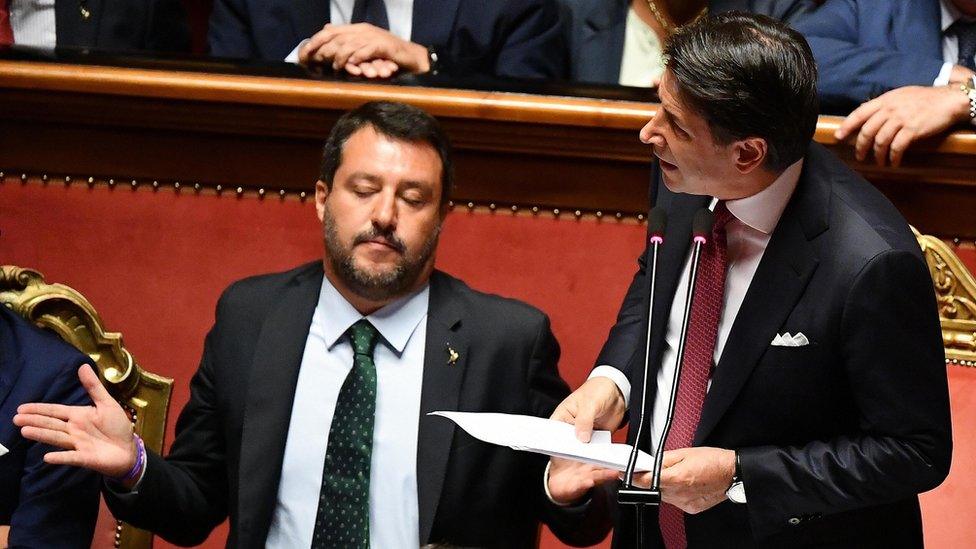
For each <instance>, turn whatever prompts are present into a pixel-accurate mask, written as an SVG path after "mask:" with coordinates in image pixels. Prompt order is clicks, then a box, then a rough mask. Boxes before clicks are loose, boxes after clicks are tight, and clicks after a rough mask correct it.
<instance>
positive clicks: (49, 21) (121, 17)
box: [0, 0, 190, 52]
mask: <svg viewBox="0 0 976 549" xmlns="http://www.w3.org/2000/svg"><path fill="white" fill-rule="evenodd" d="M10 44H16V45H23V46H33V47H41V48H53V47H55V46H61V47H64V46H67V47H79V48H96V49H100V50H110V51H130V50H143V51H153V52H186V51H189V49H190V34H189V30H188V29H187V23H186V13H185V11H184V10H183V5H182V4H181V2H180V0H101V1H91V2H88V1H84V0H82V1H77V0H0V46H3V45H10Z"/></svg>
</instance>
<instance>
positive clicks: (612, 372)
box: [586, 364, 630, 408]
mask: <svg viewBox="0 0 976 549" xmlns="http://www.w3.org/2000/svg"><path fill="white" fill-rule="evenodd" d="M595 377H606V378H609V379H610V381H612V382H614V384H615V385H616V386H617V388H618V389H620V394H622V395H624V405H625V406H627V407H628V408H629V407H630V381H629V380H628V379H627V376H626V375H624V373H623V372H621V371H620V370H618V369H616V368H614V367H613V366H608V365H606V364H601V365H599V366H597V367H596V368H593V371H592V372H590V376H589V377H587V378H586V379H593V378H595Z"/></svg>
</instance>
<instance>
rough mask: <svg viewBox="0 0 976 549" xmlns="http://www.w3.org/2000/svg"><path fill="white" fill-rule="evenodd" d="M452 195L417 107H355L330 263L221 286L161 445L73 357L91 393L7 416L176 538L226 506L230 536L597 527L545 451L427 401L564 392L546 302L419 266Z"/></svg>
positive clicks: (321, 212)
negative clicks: (549, 495)
mask: <svg viewBox="0 0 976 549" xmlns="http://www.w3.org/2000/svg"><path fill="white" fill-rule="evenodd" d="M450 191H451V158H450V152H449V144H448V141H447V137H446V136H445V135H444V134H443V132H442V131H441V129H440V127H439V125H438V124H437V122H436V121H435V120H434V119H433V118H432V117H431V116H429V115H428V114H426V113H425V112H423V111H421V110H419V109H417V108H414V107H410V106H407V105H403V104H397V103H387V102H378V103H368V104H366V105H363V106H361V107H359V108H357V109H355V110H353V111H351V112H350V113H348V114H346V115H345V116H343V117H342V118H341V119H340V120H339V122H337V123H336V125H335V127H334V128H333V130H332V133H331V135H330V136H329V139H328V141H327V142H326V145H325V151H324V157H323V162H322V173H321V178H320V180H319V181H318V183H316V187H315V205H316V211H317V213H318V217H319V219H320V220H321V221H322V233H323V238H324V241H325V255H324V258H323V259H322V260H319V261H315V262H312V263H309V264H307V265H303V266H301V267H298V268H296V269H294V270H292V271H289V272H285V273H278V274H271V275H264V276H258V277H254V278H249V279H245V280H242V281H240V282H237V283H235V284H234V285H232V286H231V287H230V288H228V289H227V291H225V292H224V294H223V296H222V297H221V298H220V301H219V303H218V304H217V313H216V321H215V323H214V326H213V328H212V329H211V331H210V333H209V334H208V335H207V339H206V343H205V346H204V353H203V359H202V360H201V363H200V369H199V370H198V371H197V373H196V375H195V376H194V377H193V380H192V382H191V386H190V390H191V395H190V401H189V403H188V404H187V406H186V407H185V408H184V409H183V412H182V413H181V414H180V418H179V421H178V423H177V428H176V440H175V441H174V443H173V446H172V449H171V451H170V453H169V455H168V456H167V457H166V458H165V459H164V458H162V457H160V456H158V455H155V454H153V453H147V452H145V451H144V450H143V448H142V445H141V443H140V442H139V441H138V439H136V440H135V441H133V435H132V431H131V428H130V427H129V422H128V420H127V419H126V418H125V416H124V414H123V413H122V411H121V410H120V409H119V408H118V406H117V405H116V404H115V403H114V401H113V400H112V399H111V398H110V397H109V396H108V394H107V393H105V391H104V390H103V389H102V388H101V385H100V384H99V383H98V380H97V378H96V377H95V376H94V374H93V373H92V371H91V370H90V369H89V368H87V367H85V368H83V369H82V370H81V371H80V374H81V379H82V381H83V383H84V384H85V386H86V387H87V388H88V390H89V392H90V393H91V395H92V398H93V400H94V401H95V407H94V408H70V407H61V406H49V405H44V404H30V405H25V406H22V407H21V408H20V410H19V415H18V416H17V418H16V423H17V425H20V426H21V427H22V432H23V434H24V436H25V437H29V438H33V439H35V440H40V441H45V442H48V443H51V444H54V445H56V446H60V447H61V448H64V449H65V450H66V451H64V452H56V453H51V454H48V456H47V460H48V461H49V462H51V463H61V464H70V465H78V466H83V467H89V468H92V469H95V470H96V471H99V472H101V473H102V474H104V475H107V476H109V477H112V478H114V479H116V481H112V482H110V483H109V485H108V486H109V487H110V489H109V490H107V492H106V496H107V500H108V503H109V506H110V507H111V509H112V511H113V512H114V513H115V515H116V516H117V517H119V518H121V519H123V520H126V521H128V522H131V523H133V524H135V525H136V526H139V527H142V528H146V529H149V530H152V531H154V532H156V533H158V534H160V535H161V536H162V537H163V538H165V539H167V540H170V541H173V542H175V543H178V544H183V545H192V544H197V543H200V542H201V541H202V540H203V539H205V538H206V536H207V535H208V534H209V533H210V532H211V530H212V529H213V528H214V527H215V526H216V525H218V524H220V523H221V522H222V521H223V520H224V519H225V518H226V517H227V516H228V515H229V516H230V537H229V540H228V546H231V547H242V548H248V547H283V548H285V547H288V548H290V547H342V548H363V547H370V546H372V547H382V548H398V547H403V548H409V547H412V548H416V547H417V546H418V545H423V544H427V543H438V544H449V545H458V546H478V547H533V546H534V545H535V542H536V538H537V535H538V526H539V523H540V521H544V522H546V523H547V524H549V525H550V526H551V527H552V528H553V530H554V531H555V532H556V533H557V535H559V536H561V537H562V538H563V539H564V540H565V541H567V542H570V543H574V544H584V545H585V544H591V543H595V542H596V541H598V540H599V539H601V538H602V537H603V536H604V535H606V533H607V531H608V530H609V519H607V518H606V514H605V513H604V512H603V510H605V509H606V505H605V504H604V503H603V500H600V499H599V496H600V493H599V492H596V493H595V494H594V496H593V499H592V500H591V501H590V502H589V503H588V504H586V505H581V506H575V507H562V508H561V507H558V506H556V505H554V504H553V503H551V502H550V501H548V500H547V499H546V496H545V491H544V486H543V483H542V482H541V479H542V477H543V469H544V468H545V465H546V462H545V459H544V458H540V456H536V455H531V454H527V453H521V452H515V451H512V450H509V449H507V448H500V447H495V446H490V445H487V444H484V443H482V442H479V441H476V440H475V439H473V438H471V437H469V436H468V435H466V434H465V433H463V432H461V431H458V430H456V429H455V427H454V425H453V423H451V422H450V421H447V420H445V419H444V418H438V417H428V416H426V414H427V413H428V412H431V411H435V410H465V411H486V412H487V411H491V412H508V413H518V414H532V415H536V416H548V415H549V414H551V413H552V411H553V410H554V409H555V407H556V405H557V403H558V402H559V401H560V400H561V399H562V398H564V397H565V396H566V395H567V394H568V393H569V390H568V388H567V386H566V384H565V383H564V382H563V381H562V379H560V377H559V375H558V373H557V370H556V362H557V359H558V355H559V347H558V344H557V343H556V340H555V338H554V337H553V334H552V331H551V330H550V327H549V321H548V319H547V318H546V316H545V315H544V314H542V313H541V312H540V311H538V310H536V309H534V308H532V307H530V306H528V305H526V304H524V303H520V302H517V301H514V300H510V299H503V298H501V297H498V296H492V295H487V294H483V293H479V292H476V291H474V290H472V289H471V288H469V287H468V286H466V285H465V284H464V283H463V282H461V281H460V280H457V279H455V278H452V277H451V276H449V275H447V274H444V273H442V272H439V271H436V270H435V269H434V256H435V251H436V248H437V240H438V235H439V233H440V230H441V225H442V223H443V221H444V216H445V213H446V211H447V209H446V205H447V203H448V199H449V196H450ZM584 471H585V468H584Z"/></svg>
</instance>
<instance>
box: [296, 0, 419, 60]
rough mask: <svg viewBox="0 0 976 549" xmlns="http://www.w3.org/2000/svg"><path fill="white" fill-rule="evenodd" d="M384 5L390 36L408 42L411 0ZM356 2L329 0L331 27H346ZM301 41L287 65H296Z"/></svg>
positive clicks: (410, 25) (394, 0)
mask: <svg viewBox="0 0 976 549" xmlns="http://www.w3.org/2000/svg"><path fill="white" fill-rule="evenodd" d="M383 3H384V4H385V5H386V19H387V21H388V22H389V24H390V34H392V35H394V36H396V37H399V38H402V39H404V40H408V41H409V40H410V34H411V33H412V32H413V0H383ZM355 5H356V0H329V10H330V11H329V22H330V23H332V24H333V25H348V24H349V22H350V21H352V10H353V7H355ZM307 41H308V39H305V40H302V41H301V42H299V43H298V45H297V46H295V49H293V50H291V53H289V54H288V56H287V57H285V61H287V62H288V63H298V50H300V49H301V47H302V46H303V45H304V44H305V42H307Z"/></svg>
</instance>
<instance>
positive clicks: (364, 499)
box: [312, 319, 378, 549]
mask: <svg viewBox="0 0 976 549" xmlns="http://www.w3.org/2000/svg"><path fill="white" fill-rule="evenodd" d="M347 333H348V334H349V340H350V343H352V348H353V352H354V355H353V366H352V370H350V371H349V375H347V376H346V380H345V381H344V382H343V383H342V389H341V390H340V391H339V399H338V401H337V402H336V407H335V414H334V415H333V417H332V427H331V428H330V429H329V445H328V449H327V450H326V453H325V468H324V471H323V474H322V491H321V492H320V493H319V494H320V495H319V509H318V513H317V514H316V515H315V531H314V532H313V534H312V548H313V549H319V548H323V549H324V548H343V549H345V548H350V549H353V548H364V549H368V548H369V465H370V457H371V456H372V452H373V418H374V412H375V410H376V365H375V364H374V363H373V349H374V348H375V347H376V342H377V335H378V333H377V331H376V328H375V327H373V325H372V324H370V323H369V321H368V320H366V319H362V320H360V321H359V322H357V323H355V324H353V325H352V327H351V328H349V331H348V332H347Z"/></svg>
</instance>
